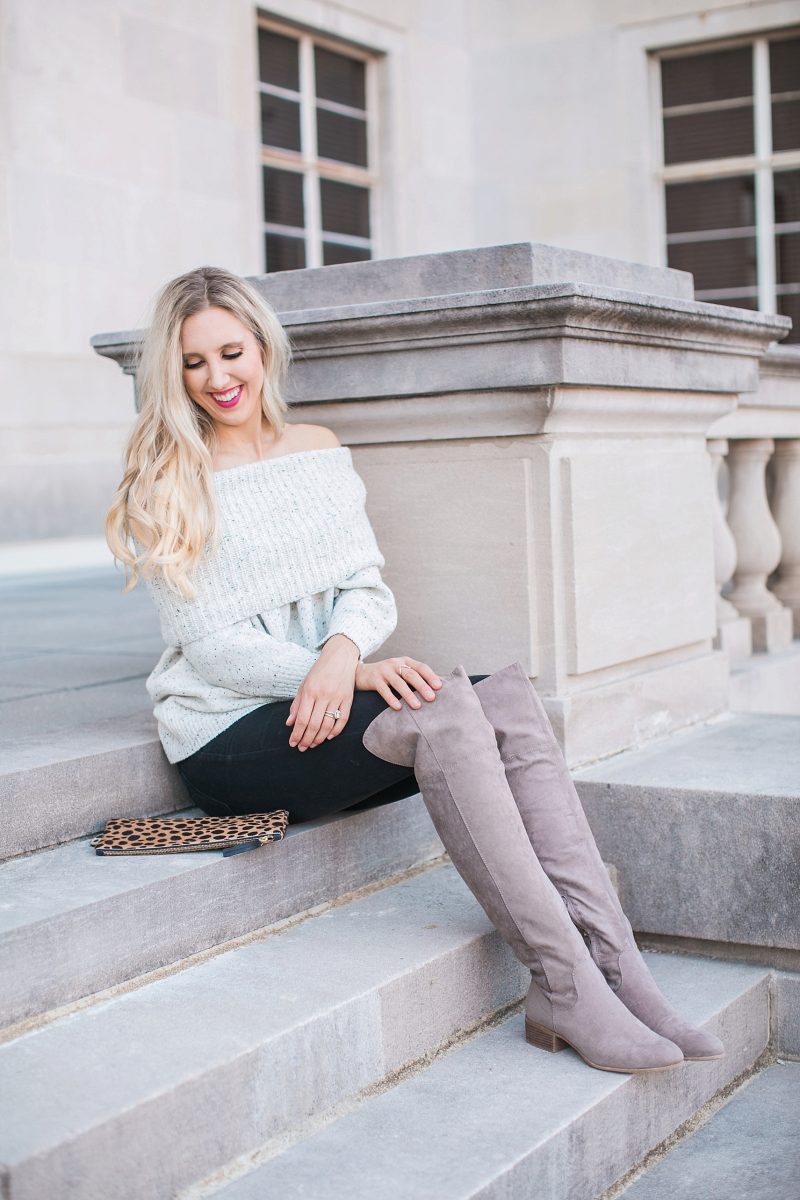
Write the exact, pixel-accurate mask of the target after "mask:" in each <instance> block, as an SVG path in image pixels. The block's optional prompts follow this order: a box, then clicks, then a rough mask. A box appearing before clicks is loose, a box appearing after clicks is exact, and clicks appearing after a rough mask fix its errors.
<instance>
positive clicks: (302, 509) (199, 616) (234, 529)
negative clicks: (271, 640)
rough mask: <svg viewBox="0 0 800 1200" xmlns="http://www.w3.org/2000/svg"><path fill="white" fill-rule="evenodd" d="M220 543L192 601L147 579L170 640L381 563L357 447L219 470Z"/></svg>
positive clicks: (191, 636) (200, 572) (201, 569)
mask: <svg viewBox="0 0 800 1200" xmlns="http://www.w3.org/2000/svg"><path fill="white" fill-rule="evenodd" d="M214 493H215V497H216V503H217V512H218V526H219V543H218V546H217V549H216V552H214V553H212V549H211V546H210V544H209V545H207V546H206V548H205V557H204V558H203V559H202V560H201V562H200V564H199V566H198V568H197V569H196V571H195V572H194V574H193V575H192V582H193V584H194V585H195V586H196V588H197V598H196V599H195V600H184V599H183V598H182V597H181V596H180V595H179V594H178V593H177V592H175V591H174V590H173V589H172V588H170V587H169V585H168V584H167V583H166V582H165V580H164V578H163V576H162V575H161V574H160V573H158V574H157V575H156V576H155V577H154V578H153V579H149V580H146V583H147V585H148V587H149V590H150V593H151V595H152V597H153V600H154V602H155V604H156V607H157V609H158V612H159V618H160V620H161V633H162V636H163V638H164V641H165V642H166V643H167V644H168V645H170V646H182V645H184V643H186V642H191V641H194V640H195V639H196V638H199V637H202V636H203V635H204V634H206V633H212V632H213V631H214V630H215V629H219V628H221V627H223V626H225V625H231V624H233V622H234V621H240V620H242V619H243V618H245V617H250V616H252V615H253V614H254V613H258V612H262V611H265V610H267V611H269V610H272V609H274V608H279V607H280V606H281V605H283V604H286V603H288V602H290V601H292V600H296V599H298V597H300V596H311V595H314V594H315V593H316V592H319V591H323V590H325V589H326V588H328V587H332V586H335V585H336V584H338V583H340V582H341V581H342V580H343V579H346V578H348V577H349V576H350V575H352V574H353V573H354V572H355V571H359V570H361V569H362V568H363V567H367V566H373V565H377V566H378V567H382V566H383V565H384V560H383V557H382V555H381V552H380V550H379V549H378V544H377V542H376V541H375V534H374V533H373V531H372V526H371V525H370V523H369V519H368V517H367V513H366V509H365V507H364V501H365V499H366V488H365V487H364V482H363V480H362V479H361V477H360V476H359V475H358V474H357V472H356V470H355V468H354V467H353V460H352V455H351V454H350V448H349V447H348V446H333V447H328V448H327V449H324V450H302V451H299V452H297V453H295V454H284V455H281V456H279V457H278V458H267V459H260V460H258V461H256V462H253V463H245V464H243V465H242V466H239V467H231V468H230V469H229V470H226V471H217V472H216V473H215V474H214Z"/></svg>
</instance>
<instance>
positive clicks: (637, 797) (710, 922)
mask: <svg viewBox="0 0 800 1200" xmlns="http://www.w3.org/2000/svg"><path fill="white" fill-rule="evenodd" d="M572 777H573V780H574V782H575V786H576V788H577V790H578V793H579V795H580V798H581V801H582V803H583V806H584V808H585V810H586V815H587V817H588V818H589V821H590V823H591V826H592V830H593V832H594V835H595V837H596V839H597V843H598V845H599V847H600V851H601V853H602V855H603V859H604V861H605V862H606V863H608V864H609V865H613V866H615V867H616V868H617V880H618V886H619V892H620V896H621V898H622V902H623V905H624V907H625V909H626V911H627V913H628V916H629V917H630V919H631V923H632V924H633V927H634V929H636V930H637V932H640V933H643V934H645V933H646V934H661V935H669V936H677V937H684V938H699V939H704V940H707V941H718V942H729V943H735V944H739V945H747V946H757V947H771V948H779V949H781V950H783V951H797V949H798V947H800V887H798V882H799V881H800V840H798V838H797V836H796V831H797V827H798V822H800V717H798V716H791V715H776V714H765V713H737V714H735V715H732V716H726V717H724V718H722V719H719V720H716V721H713V722H709V723H706V724H704V725H701V726H699V727H694V728H692V729H688V730H682V731H680V732H678V733H674V734H672V735H671V736H670V737H667V738H664V739H661V740H660V741H658V742H654V743H652V744H651V745H649V746H646V747H644V748H642V749H639V750H630V751H625V752H624V753H622V754H616V755H613V756H612V757H610V758H607V759H603V760H602V761H601V762H598V763H595V764H594V765H593V766H591V767H582V768H580V769H578V770H575V771H573V772H572Z"/></svg>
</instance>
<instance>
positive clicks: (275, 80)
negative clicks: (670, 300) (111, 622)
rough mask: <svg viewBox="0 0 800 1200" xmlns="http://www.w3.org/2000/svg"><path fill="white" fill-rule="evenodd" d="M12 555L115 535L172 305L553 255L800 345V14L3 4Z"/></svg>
mask: <svg viewBox="0 0 800 1200" xmlns="http://www.w3.org/2000/svg"><path fill="white" fill-rule="evenodd" d="M0 20H2V36H0V45H2V51H1V53H2V58H0V89H2V90H1V91H0V95H2V97H3V99H2V106H3V110H4V120H3V121H2V129H1V130H0V139H2V140H0V180H2V189H1V190H0V203H2V205H3V209H4V220H3V221H2V223H0V259H2V279H3V284H2V289H1V290H0V303H1V304H2V307H3V314H4V318H5V319H4V321H3V343H2V345H0V370H2V378H3V381H4V384H5V386H4V388H3V399H2V401H0V430H1V431H2V436H1V437H0V514H1V515H0V541H15V540H19V539H28V538H40V537H49V536H62V535H67V534H87V535H91V534H100V533H101V530H102V518H103V515H104V512H105V508H106V506H107V504H108V501H109V498H110V495H111V493H112V491H113V488H114V486H115V485H116V483H117V482H118V480H119V476H120V465H121V451H122V447H123V444H124V441H125V437H126V435H127V432H128V430H129V428H130V424H131V420H132V418H133V412H134V410H133V399H132V388H131V385H130V381H129V380H128V379H126V378H124V377H123V376H122V375H121V374H120V372H119V371H118V370H117V368H116V367H115V366H114V364H112V363H110V362H105V361H102V360H100V359H98V357H97V356H96V355H95V354H94V353H93V352H92V350H91V347H90V345H89V338H90V336H91V335H92V334H94V333H96V332H98V331H99V330H108V329H124V328H127V329H130V328H137V327H141V326H143V325H145V324H146V323H147V319H148V306H149V302H150V300H151V298H152V296H153V294H154V293H155V292H156V290H157V289H158V288H159V287H160V285H161V284H162V283H163V282H165V281H166V280H167V279H169V278H170V277H172V276H174V275H176V274H178V273H180V272H181V271H185V270H188V269H190V268H191V267H193V266H198V265H200V264H203V263H212V264H215V265H222V266H227V267H229V268H231V269H233V270H235V271H237V272H239V273H241V274H243V275H255V274H259V273H261V272H264V271H274V270H285V269H292V268H296V267H302V266H310V267H313V266H322V265H328V264H332V263H342V262H348V261H359V260H364V259H367V258H390V257H397V256H403V255H413V254H423V253H428V252H436V251H442V250H455V249H460V248H464V247H469V246H481V245H491V244H497V243H508V242H516V241H531V240H533V241H536V242H544V243H549V244H551V245H554V246H562V247H570V248H574V249H577V250H586V251H591V252H594V253H599V254H605V255H609V256H612V257H615V258H621V259H627V260H631V261H634V262H640V263H646V264H650V265H653V266H667V265H668V266H674V267H679V268H681V269H683V270H688V271H691V272H692V274H693V275H694V278H695V290H696V295H697V297H698V298H700V299H705V300H709V301H712V302H715V301H716V302H718V303H721V304H726V305H734V306H739V307H744V308H752V309H760V310H761V311H763V312H778V313H782V314H784V315H788V316H790V317H792V318H793V320H794V321H795V328H794V329H793V330H792V333H791V335H790V339H787V340H793V341H798V340H800V333H798V330H800V5H798V3H797V2H796V0H778V2H766V3H758V4H753V3H723V2H721V0H710V2H708V3H706V4H704V5H703V7H702V9H701V8H700V6H699V5H698V4H696V3H690V2H683V0H649V2H648V0H637V3H634V2H633V0H605V2H604V3H601V4H597V3H595V2H592V0H569V2H568V3H565V4H562V5H557V6H556V5H550V4H546V3H544V2H542V0H537V2H533V3H531V2H525V0H501V2H499V3H487V2H482V3H481V2H479V0H416V2H414V0H394V2H393V3H388V2H387V0H353V2H352V3H348V4H347V5H340V4H336V3H325V2H322V0H285V2H276V3H273V4H271V5H270V7H269V8H268V9H267V8H264V9H262V8H258V7H256V6H254V5H253V4H252V3H248V2H246V0H204V2H203V3H189V2H186V0H168V2H166V3H159V4H156V3H154V2H153V0H108V2H106V3H103V4H99V3H97V2H96V0H74V2H73V3H70V4H69V5H63V4H60V3H57V0H3V2H2V4H0Z"/></svg>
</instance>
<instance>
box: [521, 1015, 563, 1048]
mask: <svg viewBox="0 0 800 1200" xmlns="http://www.w3.org/2000/svg"><path fill="white" fill-rule="evenodd" d="M525 1041H526V1042H529V1043H530V1044H531V1046H538V1047H539V1049H540V1050H549V1051H550V1053H551V1054H555V1053H556V1051H557V1050H566V1048H567V1045H568V1043H567V1042H565V1041H564V1039H563V1038H560V1037H559V1036H558V1034H557V1033H553V1031H552V1029H545V1028H544V1026H543V1025H537V1024H536V1023H535V1021H529V1020H528V1019H527V1017H526V1018H525Z"/></svg>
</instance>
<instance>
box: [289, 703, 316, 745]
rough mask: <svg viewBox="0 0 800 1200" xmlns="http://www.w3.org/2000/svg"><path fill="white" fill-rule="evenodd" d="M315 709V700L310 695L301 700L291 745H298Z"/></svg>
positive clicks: (290, 741)
mask: <svg viewBox="0 0 800 1200" xmlns="http://www.w3.org/2000/svg"><path fill="white" fill-rule="evenodd" d="M313 711H314V701H313V700H312V699H311V698H310V697H309V698H307V699H303V700H301V701H300V705H299V707H298V709H297V716H296V719H295V722H294V725H293V727H292V733H291V736H290V738H289V745H290V746H296V745H298V743H299V742H300V740H301V738H302V737H303V736H304V734H305V731H306V727H307V726H308V722H309V720H310V718H311V714H312V712H313Z"/></svg>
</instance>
